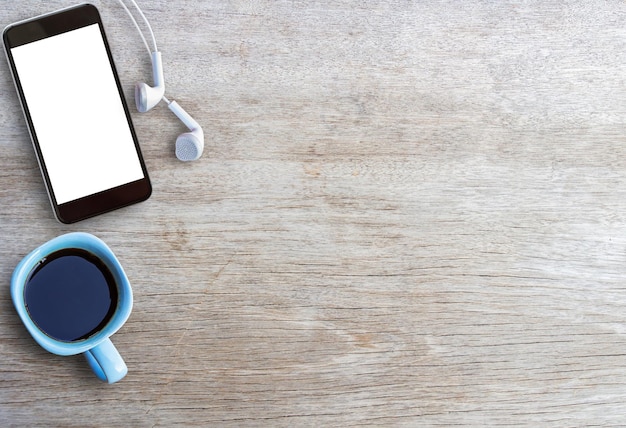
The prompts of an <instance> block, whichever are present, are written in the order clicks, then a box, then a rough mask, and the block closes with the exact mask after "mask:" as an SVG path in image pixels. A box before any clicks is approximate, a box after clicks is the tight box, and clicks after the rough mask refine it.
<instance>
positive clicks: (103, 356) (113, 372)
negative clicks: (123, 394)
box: [83, 338, 128, 383]
mask: <svg viewBox="0 0 626 428" xmlns="http://www.w3.org/2000/svg"><path fill="white" fill-rule="evenodd" d="M83 355H84V356H85V358H86V359H87V362H88V363H89V366H91V369H92V370H93V372H94V373H95V374H96V376H98V378H99V379H100V380H102V381H105V382H108V383H115V382H117V381H118V380H120V379H122V378H123V377H124V376H126V373H128V368H127V367H126V363H124V360H123V359H122V356H121V355H120V353H119V352H117V349H115V346H113V342H111V340H110V339H109V338H106V339H104V341H102V342H101V343H99V344H98V345H96V346H94V347H93V348H91V349H90V350H88V351H85V353H84V354H83Z"/></svg>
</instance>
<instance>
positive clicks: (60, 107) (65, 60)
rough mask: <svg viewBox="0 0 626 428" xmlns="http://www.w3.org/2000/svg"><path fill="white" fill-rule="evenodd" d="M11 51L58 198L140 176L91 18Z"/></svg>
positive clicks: (77, 195)
mask: <svg viewBox="0 0 626 428" xmlns="http://www.w3.org/2000/svg"><path fill="white" fill-rule="evenodd" d="M11 54H12V55H13V59H14V62H15V67H16V68H17V74H18V76H19V80H20V82H21V85H22V88H23V91H24V97H25V98H26V104H27V106H28V110H29V111H30V116H31V118H32V122H33V126H34V128H35V133H36V135H37V139H38V141H39V146H40V149H41V153H42V155H43V158H44V162H45V166H46V169H47V171H48V176H49V178H50V183H51V186H52V189H53V192H54V195H55V197H56V200H57V203H58V204H63V203H66V202H70V201H73V200H76V199H79V198H81V197H84V196H89V195H92V194H94V193H98V192H100V191H103V190H108V189H111V188H113V187H117V186H120V185H123V184H126V183H130V182H133V181H136V180H139V179H142V178H143V177H144V174H143V170H142V168H141V163H140V161H139V157H138V155H137V150H136V148H135V143H134V141H133V137H132V134H131V131H130V128H129V124H128V121H127V119H126V115H125V112H124V107H123V105H122V102H121V99H120V95H119V92H118V88H117V85H116V83H115V77H114V75H113V70H112V68H111V65H110V63H109V58H108V56H107V52H106V48H105V45H104V41H103V40H102V36H101V35H100V28H99V27H98V24H93V25H90V26H87V27H83V28H80V29H77V30H73V31H69V32H67V33H62V34H59V35H56V36H52V37H48V38H46V39H42V40H39V41H35V42H32V43H28V44H25V45H22V46H18V47H16V48H13V49H11Z"/></svg>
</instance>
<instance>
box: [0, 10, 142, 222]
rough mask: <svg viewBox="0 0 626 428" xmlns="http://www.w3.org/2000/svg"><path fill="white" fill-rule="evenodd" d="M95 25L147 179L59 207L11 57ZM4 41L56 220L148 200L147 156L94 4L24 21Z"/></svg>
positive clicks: (8, 29) (70, 219)
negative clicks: (36, 43) (22, 49)
mask: <svg viewBox="0 0 626 428" xmlns="http://www.w3.org/2000/svg"><path fill="white" fill-rule="evenodd" d="M93 24H98V28H99V29H100V34H101V36H102V41H103V43H104V46H105V49H106V52H107V56H108V59H109V64H110V66H111V71H112V73H113V76H114V78H115V83H116V86H117V90H118V93H119V98H120V102H121V103H122V106H123V108H124V113H125V115H126V120H127V123H128V127H129V130H130V133H131V135H132V138H133V141H134V144H135V149H136V153H137V157H138V160H139V162H140V164H141V169H142V171H143V178H142V179H139V180H136V181H133V182H130V183H126V184H123V185H121V186H117V187H114V188H111V189H108V190H104V191H102V192H98V193H95V194H92V195H88V196H85V197H82V198H80V199H76V200H73V201H69V202H66V203H63V204H58V203H57V201H56V197H55V195H54V189H53V188H52V185H51V182H50V177H49V176H48V172H47V169H46V162H45V158H44V157H43V155H42V152H41V149H40V147H39V141H38V139H37V134H36V132H35V127H34V124H33V121H32V118H31V115H30V113H29V110H28V103H27V100H26V98H25V96H24V91H23V89H22V85H21V83H20V79H19V74H18V72H17V69H16V67H15V63H14V60H13V57H12V55H11V49H12V48H14V47H18V46H21V45H24V44H27V43H31V42H34V41H37V40H42V39H45V38H48V37H52V36H56V35H58V34H62V33H65V32H68V31H73V30H77V29H79V28H82V27H86V26H89V25H93ZM2 39H3V42H4V47H5V52H6V55H7V59H8V62H9V67H10V69H11V74H12V75H13V80H14V82H15V87H16V89H17V93H18V97H19V99H20V103H21V105H22V110H23V112H24V116H25V117H26V122H27V125H28V129H29V132H30V136H31V140H32V143H33V147H34V149H35V153H36V156H37V161H38V162H39V167H40V169H41V173H42V176H43V178H44V182H45V185H46V189H47V191H48V196H49V198H50V203H51V204H52V208H53V211H54V214H55V216H56V218H57V219H58V220H59V221H60V222H62V223H74V222H77V221H80V220H84V219H86V218H89V217H93V216H96V215H99V214H103V213H106V212H109V211H113V210H116V209H118V208H122V207H125V206H128V205H132V204H134V203H137V202H141V201H145V200H146V199H148V198H149V197H150V195H151V194H152V184H151V182H150V178H149V176H148V171H147V169H146V165H145V162H144V159H143V156H142V154H141V149H140V147H139V142H138V139H137V135H136V133H135V129H134V126H133V123H132V119H131V116H130V111H129V109H128V105H127V103H126V99H125V97H124V92H123V89H122V85H121V83H120V79H119V76H118V74H117V70H116V68H115V63H114V61H113V55H112V54H111V49H110V47H109V43H108V40H107V37H106V34H105V32H104V26H103V23H102V19H101V17H100V13H99V12H98V9H96V7H95V6H93V5H91V4H88V3H85V4H81V5H78V6H73V7H70V8H67V9H63V10H60V11H57V12H52V13H50V14H46V15H43V16H39V17H35V18H32V19H28V20H25V21H20V22H17V23H15V24H11V25H9V26H7V27H6V28H5V29H4V31H3V34H2ZM76 179H77V180H80V177H77V178H76Z"/></svg>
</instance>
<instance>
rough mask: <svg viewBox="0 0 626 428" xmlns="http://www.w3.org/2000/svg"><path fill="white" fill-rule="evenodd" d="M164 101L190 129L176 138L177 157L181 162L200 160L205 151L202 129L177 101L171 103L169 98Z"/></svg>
mask: <svg viewBox="0 0 626 428" xmlns="http://www.w3.org/2000/svg"><path fill="white" fill-rule="evenodd" d="M164 99H165V101H166V102H167V103H168V104H167V106H168V107H169V109H170V110H171V111H172V113H174V114H175V115H176V117H178V118H179V119H180V120H181V121H182V122H183V123H184V124H185V126H187V128H189V132H185V133H184V134H180V135H179V136H178V138H176V157H177V158H178V159H180V160H181V161H193V160H196V159H198V158H200V156H201V155H202V151H203V150H204V132H203V131H202V128H201V127H200V125H198V122H196V121H195V120H193V118H192V117H191V116H189V113H187V112H186V111H185V110H183V108H182V107H181V106H179V105H178V103H177V102H176V101H172V102H169V100H168V99H167V98H164Z"/></svg>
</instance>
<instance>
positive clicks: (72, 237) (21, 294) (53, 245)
mask: <svg viewBox="0 0 626 428" xmlns="http://www.w3.org/2000/svg"><path fill="white" fill-rule="evenodd" d="M76 249H77V250H84V251H87V252H88V253H91V254H92V255H93V256H95V257H96V258H97V259H98V260H99V261H100V262H102V263H103V264H104V265H105V266H106V268H107V269H108V270H109V271H110V274H111V275H112V280H113V282H114V283H115V287H116V292H117V304H116V306H115V307H112V308H111V311H112V313H111V314H110V316H109V317H108V318H107V321H106V322H105V323H104V325H100V326H98V327H97V329H96V330H95V331H93V332H91V333H90V334H89V336H88V337H84V338H80V339H77V340H69V341H68V340H60V339H58V338H55V337H53V336H52V335H50V334H48V333H46V332H45V331H44V330H42V329H41V328H40V326H38V324H37V323H36V322H35V321H34V320H33V317H32V315H31V313H30V312H29V310H28V306H27V302H26V298H25V294H26V292H25V289H26V286H27V284H28V282H29V280H30V278H31V275H33V272H34V270H35V269H36V268H37V267H38V266H40V265H41V264H42V262H43V261H44V260H46V258H47V257H48V256H50V255H53V254H54V253H57V252H59V251H63V250H76ZM11 297H12V299H13V304H14V306H15V309H16V310H17V313H18V314H19V316H20V318H21V319H22V322H23V323H24V325H25V326H26V329H27V330H28V332H29V333H30V334H31V336H33V338H34V339H35V341H36V342H37V343H39V345H41V346H42V347H43V348H44V349H46V350H47V351H49V352H51V353H53V354H57V355H76V354H81V353H82V354H84V355H85V357H86V359H87V361H88V363H89V365H90V366H91V368H92V370H93V371H94V373H95V374H96V375H97V376H98V378H99V379H101V380H103V381H105V382H108V383H114V382H117V381H118V380H120V379H122V378H123V377H124V376H126V373H127V372H128V369H127V367H126V364H125V363H124V360H123V359H122V357H121V356H120V354H119V352H118V351H117V349H116V348H115V346H114V345H113V343H112V342H111V340H110V339H109V337H110V336H111V335H112V334H113V333H115V332H117V331H118V330H119V329H120V328H121V327H122V325H124V323H125V322H126V320H127V319H128V317H129V316H130V312H131V310H132V306H133V293H132V290H131V287H130V282H129V281H128V278H127V276H126V273H125V272H124V269H122V265H121V264H120V262H119V261H118V260H117V257H115V255H114V254H113V251H111V249H110V248H109V247H108V246H107V245H106V244H105V243H104V242H103V241H102V240H101V239H99V238H97V237H95V236H93V235H91V234H88V233H83V232H73V233H68V234H65V235H61V236H58V237H56V238H54V239H52V240H50V241H48V242H46V243H45V244H43V245H41V246H40V247H39V248H37V249H35V250H33V251H32V252H31V253H30V254H28V255H27V256H26V257H24V258H23V259H22V261H20V262H19V264H18V265H17V267H16V268H15V270H14V271H13V276H12V278H11Z"/></svg>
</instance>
